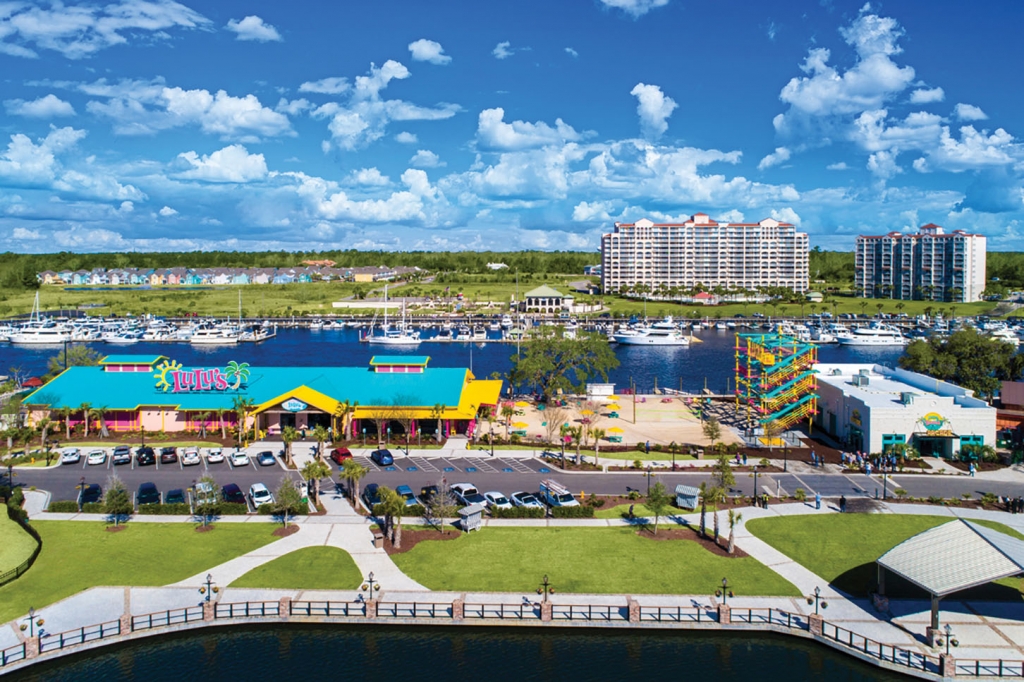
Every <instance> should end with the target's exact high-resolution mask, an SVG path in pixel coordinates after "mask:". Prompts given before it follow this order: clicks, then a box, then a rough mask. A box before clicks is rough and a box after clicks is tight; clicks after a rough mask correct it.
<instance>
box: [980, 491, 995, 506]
mask: <svg viewBox="0 0 1024 682" xmlns="http://www.w3.org/2000/svg"><path fill="white" fill-rule="evenodd" d="M998 501H999V498H998V497H997V496H996V495H995V493H984V494H982V496H981V503H982V504H995V503H996V502H998Z"/></svg>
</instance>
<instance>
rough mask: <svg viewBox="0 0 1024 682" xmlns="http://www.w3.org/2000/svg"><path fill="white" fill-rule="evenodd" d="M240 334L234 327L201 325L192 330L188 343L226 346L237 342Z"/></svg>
mask: <svg viewBox="0 0 1024 682" xmlns="http://www.w3.org/2000/svg"><path fill="white" fill-rule="evenodd" d="M240 336H241V334H240V333H239V332H238V330H237V329H234V328H223V327H203V328H201V329H197V330H195V331H194V332H192V336H191V338H189V343H191V344H192V345H194V346H227V345H230V344H235V343H238V339H239V337H240Z"/></svg>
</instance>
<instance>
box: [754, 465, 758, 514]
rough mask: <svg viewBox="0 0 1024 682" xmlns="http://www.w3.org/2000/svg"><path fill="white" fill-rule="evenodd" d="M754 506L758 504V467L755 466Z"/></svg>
mask: <svg viewBox="0 0 1024 682" xmlns="http://www.w3.org/2000/svg"><path fill="white" fill-rule="evenodd" d="M754 504H757V465H756V464H755V465H754Z"/></svg>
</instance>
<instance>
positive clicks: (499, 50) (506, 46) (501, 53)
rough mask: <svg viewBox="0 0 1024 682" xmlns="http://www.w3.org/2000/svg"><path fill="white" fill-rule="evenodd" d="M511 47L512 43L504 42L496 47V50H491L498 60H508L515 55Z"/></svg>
mask: <svg viewBox="0 0 1024 682" xmlns="http://www.w3.org/2000/svg"><path fill="white" fill-rule="evenodd" d="M511 47H512V42H511V41H508V40H503V41H502V42H500V43H498V44H497V45H495V46H494V49H493V50H491V54H493V55H494V56H495V57H497V58H498V59H508V58H509V57H511V56H512V55H513V54H514V53H513V51H512V50H511V49H510V48H511Z"/></svg>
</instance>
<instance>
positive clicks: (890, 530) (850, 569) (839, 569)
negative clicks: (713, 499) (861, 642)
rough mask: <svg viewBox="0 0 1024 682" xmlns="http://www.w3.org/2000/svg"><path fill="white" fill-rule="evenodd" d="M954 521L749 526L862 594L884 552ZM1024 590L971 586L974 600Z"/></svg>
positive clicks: (898, 587)
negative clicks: (922, 533)
mask: <svg viewBox="0 0 1024 682" xmlns="http://www.w3.org/2000/svg"><path fill="white" fill-rule="evenodd" d="M952 520H953V519H952V518H950V517H948V516H916V515H908V514H822V515H801V516H783V517H775V518H761V519H753V520H751V521H748V522H747V524H746V528H747V530H748V531H750V533H751V534H753V535H754V536H756V537H758V538H760V539H761V540H764V541H765V542H767V543H768V544H769V545H771V546H772V547H774V548H775V549H777V550H779V551H780V552H782V553H783V554H785V555H786V556H788V557H789V558H790V559H793V560H794V561H795V562H797V563H798V564H801V565H803V566H804V567H806V568H807V569H809V570H810V571H812V572H813V573H815V574H817V575H819V576H821V577H822V578H823V579H825V580H827V581H828V582H829V583H831V584H832V585H833V586H835V587H836V588H838V589H840V590H843V591H844V592H847V593H849V594H851V595H853V596H855V597H862V596H865V595H867V594H868V593H869V592H871V591H872V590H874V589H875V584H876V580H877V572H876V568H875V566H876V565H875V561H876V560H877V559H878V558H879V557H880V556H882V555H883V554H885V553H886V552H888V551H889V550H890V549H892V548H893V547H895V546H896V545H898V544H900V543H901V542H903V541H904V540H906V539H908V538H910V537H912V536H914V535H917V534H918V533H921V532H923V531H926V530H928V529H929V528H934V527H935V526H938V525H941V524H943V523H949V522H951V521H952ZM970 520H971V521H972V522H974V523H977V524H979V525H983V526H987V527H989V528H992V529H994V530H997V531H999V532H1001V533H1006V534H1007V535H1010V536H1012V537H1016V538H1022V539H1024V536H1021V534H1020V533H1018V532H1017V531H1015V530H1013V529H1012V528H1009V527H1007V526H1004V525H1003V524H1001V523H995V522H992V521H986V520H982V519H970ZM887 582H890V583H891V584H887V586H886V592H887V594H890V595H893V596H912V597H917V598H921V597H922V596H924V593H923V591H917V590H915V589H914V588H913V587H912V586H911V585H909V583H902V581H900V580H898V579H897V578H895V577H894V578H891V579H890V580H889V581H887ZM1007 588H1011V589H1007ZM1021 588H1022V581H1021V580H1019V579H1016V578H1007V579H1004V580H1000V581H996V583H990V584H989V585H983V586H981V587H980V588H973V589H974V593H973V598H993V597H995V598H999V599H1007V598H1020V594H1019V593H1018V594H1017V595H1014V591H1016V590H1018V589H1021ZM960 596H961V597H964V598H969V597H971V596H972V595H968V594H966V593H965V594H962V595H960Z"/></svg>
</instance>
